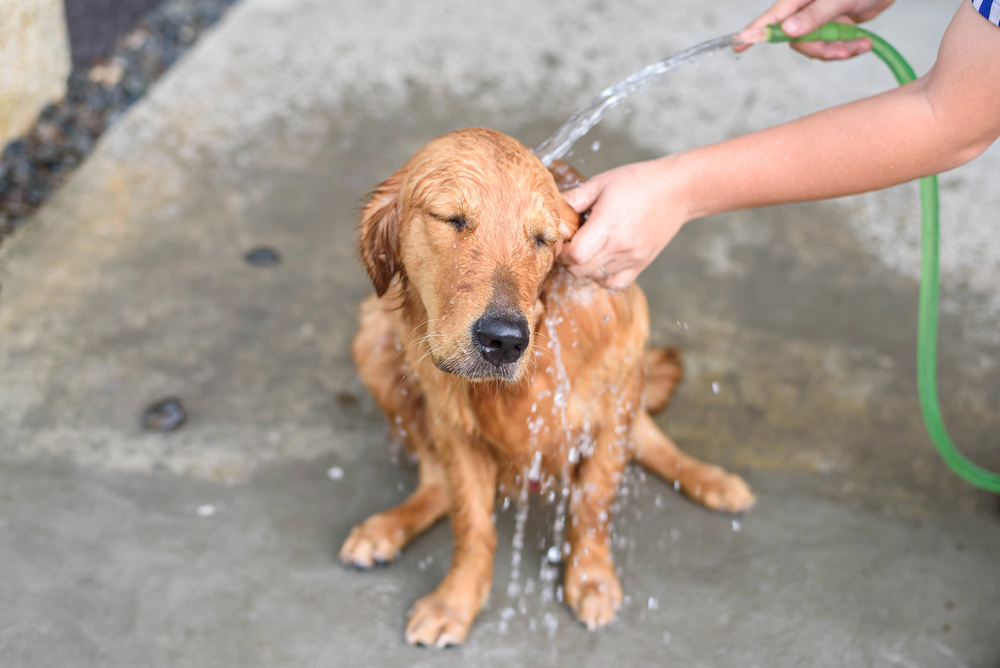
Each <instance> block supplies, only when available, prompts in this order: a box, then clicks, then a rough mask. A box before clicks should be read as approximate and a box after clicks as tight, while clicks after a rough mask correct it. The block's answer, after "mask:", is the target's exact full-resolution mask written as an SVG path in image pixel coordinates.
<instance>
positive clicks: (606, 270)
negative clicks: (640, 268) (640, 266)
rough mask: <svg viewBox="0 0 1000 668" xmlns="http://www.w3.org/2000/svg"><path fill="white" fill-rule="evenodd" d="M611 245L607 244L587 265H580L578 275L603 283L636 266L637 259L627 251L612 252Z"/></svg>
mask: <svg viewBox="0 0 1000 668" xmlns="http://www.w3.org/2000/svg"><path fill="white" fill-rule="evenodd" d="M610 246H611V245H610V244H609V245H607V246H605V247H604V249H603V250H602V251H601V252H600V253H598V254H597V256H596V257H595V258H594V259H593V260H592V261H590V262H588V263H587V264H586V265H580V267H579V273H578V274H577V275H579V276H580V277H586V278H591V279H593V280H595V281H597V282H598V283H601V284H602V285H603V284H604V282H605V281H607V280H608V279H609V278H610V277H612V276H614V275H615V274H618V273H621V272H622V271H626V270H628V269H632V268H633V267H635V266H636V262H635V260H633V259H631V258H630V257H629V256H628V255H627V254H626V253H624V252H618V253H617V254H614V253H613V252H611V250H612V249H611V247H610ZM571 271H572V270H571Z"/></svg>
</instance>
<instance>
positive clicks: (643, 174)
mask: <svg viewBox="0 0 1000 668" xmlns="http://www.w3.org/2000/svg"><path fill="white" fill-rule="evenodd" d="M671 165H672V160H671V158H670V157H667V158H663V159H661V160H653V161H650V162H637V163H633V164H630V165H624V166H622V167H618V168H616V169H612V170H610V171H607V172H604V173H603V174H598V175H597V176H595V177H593V178H592V179H590V180H589V181H587V182H586V183H584V184H583V185H582V186H579V187H577V188H573V189H572V190H567V191H566V192H564V193H563V196H564V197H565V198H566V201H567V202H569V205H570V206H572V207H573V209H575V210H576V212H577V213H583V212H584V211H587V210H588V209H590V211H591V213H590V217H589V218H588V219H587V222H586V223H584V224H583V225H582V226H581V227H580V229H579V230H578V231H577V233H576V234H575V235H574V236H573V238H572V239H571V240H570V241H569V242H568V243H566V244H563V248H562V251H561V252H560V254H559V258H558V260H559V262H560V263H562V264H564V265H566V267H567V269H568V270H569V272H570V273H571V274H573V275H574V276H577V277H589V278H592V279H594V280H595V281H597V282H598V283H600V284H601V285H603V286H604V287H606V288H610V289H613V290H623V289H625V288H626V287H628V286H629V284H630V283H632V281H634V280H635V278H636V276H638V275H639V272H641V271H642V270H643V269H645V268H646V267H647V266H648V265H649V263H650V262H652V261H653V259H654V258H655V257H656V256H657V255H659V253H660V251H662V250H663V248H664V247H665V246H666V245H667V243H669V241H670V240H671V239H673V238H674V235H676V234H677V232H678V231H679V230H680V228H681V226H682V225H683V224H684V223H685V222H687V221H688V220H689V217H688V212H687V210H686V209H685V208H684V206H682V204H681V202H680V201H679V200H680V198H678V197H677V195H676V193H678V192H680V190H679V187H678V186H680V179H679V177H678V176H676V175H675V171H674V170H672V169H671Z"/></svg>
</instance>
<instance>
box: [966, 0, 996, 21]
mask: <svg viewBox="0 0 1000 668" xmlns="http://www.w3.org/2000/svg"><path fill="white" fill-rule="evenodd" d="M972 6H973V7H975V8H976V11H977V12H979V13H980V14H982V15H983V16H985V17H986V20H987V21H989V22H990V23H992V24H993V25H995V26H1000V0H972Z"/></svg>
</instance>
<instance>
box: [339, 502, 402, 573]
mask: <svg viewBox="0 0 1000 668" xmlns="http://www.w3.org/2000/svg"><path fill="white" fill-rule="evenodd" d="M404 537H405V534H404V532H403V530H402V529H400V528H399V527H397V526H395V523H393V522H390V521H386V519H385V518H383V517H380V516H379V515H374V516H372V517H369V518H368V519H367V520H366V521H365V522H364V523H362V524H359V525H358V526H356V527H354V528H353V529H351V533H350V535H349V536H348V537H347V540H345V541H344V546H343V547H341V548H340V560H341V561H342V562H344V564H346V565H348V566H354V567H355V568H371V567H372V566H380V565H382V564H387V563H389V562H390V561H392V560H393V559H395V558H396V557H397V556H399V549H400V547H401V546H402V545H403V543H404V542H405V541H404Z"/></svg>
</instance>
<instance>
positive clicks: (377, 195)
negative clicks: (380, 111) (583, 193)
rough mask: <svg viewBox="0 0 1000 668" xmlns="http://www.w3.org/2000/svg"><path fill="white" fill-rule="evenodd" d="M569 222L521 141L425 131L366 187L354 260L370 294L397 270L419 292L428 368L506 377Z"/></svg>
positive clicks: (487, 133)
mask: <svg viewBox="0 0 1000 668" xmlns="http://www.w3.org/2000/svg"><path fill="white" fill-rule="evenodd" d="M577 220H578V219H577V215H576V213H575V212H574V211H573V209H572V208H571V207H570V206H569V205H568V204H567V203H566V201H565V200H564V199H563V198H562V196H561V195H560V194H559V191H558V189H557V188H556V184H555V181H554V180H553V178H552V175H551V174H549V172H548V170H546V169H545V167H544V165H542V163H541V161H540V160H538V158H536V157H535V156H534V155H532V154H531V152H530V151H528V149H527V148H525V147H524V145H522V144H521V143H519V142H518V141H516V140H514V139H511V138H510V137H507V136H506V135H503V134H501V133H499V132H495V131H493V130H487V129H483V128H469V129H466V130H459V131H457V132H452V133H450V134H447V135H444V136H443V137H439V138H437V139H435V140H434V141H432V142H431V143H430V144H428V145H427V146H425V147H424V148H422V149H421V150H420V151H418V152H417V154H416V155H414V156H413V157H412V158H410V160H409V161H408V162H407V163H406V164H405V165H404V166H403V167H402V168H401V169H400V170H399V171H398V172H396V173H395V174H394V175H393V176H392V177H391V178H390V179H388V180H387V181H386V182H385V183H382V184H381V185H379V186H378V187H377V188H376V189H375V192H374V193H373V194H372V197H371V199H370V200H369V202H368V204H367V205H366V206H365V208H364V210H363V211H362V214H361V225H360V226H361V239H360V250H361V259H362V261H363V262H364V264H365V267H366V268H367V270H368V274H369V276H371V279H372V282H373V283H374V284H375V290H376V291H377V292H378V294H379V296H381V295H383V294H385V292H386V291H387V290H388V289H389V286H390V284H391V283H392V281H393V278H394V277H395V276H397V275H399V277H400V280H401V281H403V282H405V283H406V292H407V294H408V295H411V296H412V297H414V298H417V299H419V301H420V302H421V304H422V307H423V310H424V311H426V318H427V323H426V328H427V334H426V341H427V344H428V346H429V348H430V357H431V359H432V360H433V362H434V364H435V366H437V368H439V369H441V370H442V371H446V372H448V373H456V374H461V375H464V376H467V377H469V378H471V379H477V380H487V379H502V380H506V381H510V382H516V381H518V380H520V379H521V378H522V377H523V376H524V373H525V369H526V368H527V364H528V359H529V355H528V354H527V353H528V352H529V351H530V349H531V347H532V345H533V344H534V340H533V339H534V327H533V324H534V322H535V318H536V315H540V313H539V312H537V311H536V309H541V302H540V301H539V300H538V297H539V295H540V292H541V290H542V286H543V283H544V281H545V277H546V276H547V275H548V273H549V271H550V270H551V269H552V265H553V262H554V261H555V257H556V253H557V252H558V250H559V247H560V245H561V244H562V242H563V241H564V240H565V239H566V238H568V237H569V236H570V235H572V233H573V232H574V231H575V230H576V227H577ZM417 324H419V323H417Z"/></svg>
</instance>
